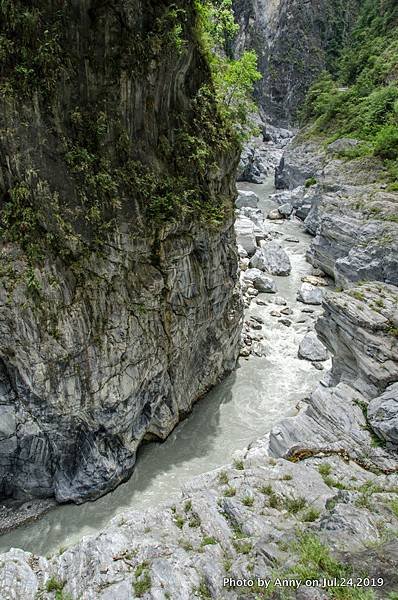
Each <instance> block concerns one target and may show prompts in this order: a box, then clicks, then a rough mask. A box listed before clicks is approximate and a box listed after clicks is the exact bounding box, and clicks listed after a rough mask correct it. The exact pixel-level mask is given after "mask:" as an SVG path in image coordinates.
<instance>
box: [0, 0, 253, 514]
mask: <svg viewBox="0 0 398 600" xmlns="http://www.w3.org/2000/svg"><path fill="white" fill-rule="evenodd" d="M16 4H17V5H16V7H15V8H16V12H15V14H13V15H11V14H9V15H8V14H5V16H4V15H3V16H4V20H3V22H2V27H3V30H4V33H5V36H8V38H9V39H10V40H12V39H14V38H17V39H18V44H19V42H20V46H21V48H22V50H21V53H20V54H16V55H12V54H10V56H8V57H6V58H5V60H4V61H3V62H2V67H1V69H2V72H1V75H2V93H3V95H2V107H1V111H0V114H1V117H0V118H1V137H0V204H1V213H2V218H1V234H2V239H1V248H0V252H1V264H0V268H1V276H2V277H1V285H0V496H1V497H2V498H3V499H5V498H17V499H23V498H31V497H51V496H53V495H55V497H56V499H57V500H58V501H60V502H64V501H71V500H72V501H75V502H81V501H84V500H87V499H90V498H95V497H97V496H99V495H101V494H103V493H105V492H106V491H108V490H109V489H111V488H113V487H114V486H116V485H117V484H118V483H120V482H121V481H122V480H123V479H125V478H126V477H127V476H128V475H129V474H130V472H131V470H132V468H133V465H134V462H135V455H136V450H137V447H138V446H139V444H140V443H141V441H142V440H144V439H146V440H150V439H160V440H162V439H164V438H165V437H166V436H167V435H168V434H169V433H170V431H171V430H172V429H173V428H174V427H175V425H176V424H177V423H178V421H179V420H180V419H181V418H182V417H183V416H184V415H186V414H187V413H188V412H189V411H190V409H191V408H192V405H193V403H194V402H195V401H196V400H198V398H200V396H202V395H203V394H204V393H205V392H206V391H207V390H208V389H209V388H210V387H211V386H213V385H214V384H215V383H216V382H217V381H218V380H219V379H220V378H221V377H222V376H223V375H224V374H225V373H226V372H228V371H229V370H231V369H232V368H233V367H234V365H235V361H236V358H237V354H238V345H239V337H240V329H241V301H240V296H239V293H238V291H237V255H236V245H235V234H234V230H233V202H234V196H235V191H234V190H235V187H234V171H235V168H236V165H237V161H238V153H237V147H236V144H235V142H234V141H233V140H231V139H230V138H229V137H228V135H229V134H228V133H227V132H226V131H224V130H223V124H222V123H221V122H218V116H217V113H216V109H215V106H214V103H213V100H212V99H211V97H210V96H209V95H208V94H207V92H206V90H207V89H208V88H207V86H208V84H209V81H210V74H209V70H208V66H207V63H206V61H205V59H204V57H203V54H202V51H201V49H200V47H199V45H198V42H197V37H196V35H195V33H194V31H195V23H196V15H195V9H194V6H193V4H194V3H193V2H189V3H187V2H180V1H177V2H176V3H174V5H173V7H174V9H173V10H170V7H166V6H163V4H162V3H159V2H153V1H150V0H149V1H148V2H145V3H144V4H143V3H142V2H137V1H136V0H117V1H116V2H113V3H112V6H110V5H108V4H106V3H97V2H91V1H89V2H84V3H81V2H77V1H76V0H71V2H69V3H64V4H63V8H62V9H60V10H59V11H54V9H53V3H52V2H50V1H48V2H43V3H40V9H41V12H40V15H39V16H37V15H38V14H39V13H37V14H36V12H35V10H36V9H35V8H33V9H32V10H33V12H34V13H35V14H36V16H37V19H36V20H35V34H34V35H25V34H26V27H27V26H28V25H27V24H26V22H25V21H24V22H23V23H22V22H20V20H18V19H19V17H18V15H19V13H21V14H22V13H23V11H22V6H20V5H19V4H18V3H16ZM10 6H11V5H10ZM4 10H5V11H6V13H7V10H6V8H5V9H4ZM10 10H11V9H10ZM18 11H19V12H18ZM15 15H17V17H15ZM21 18H22V17H21ZM177 25H178V28H179V29H178V30H180V28H181V35H182V37H183V39H184V40H185V41H184V43H183V44H182V47H181V46H180V45H179V44H178V40H176V38H175V36H174V35H173V33H172V32H173V31H175V29H174V28H175V27H176V26H177ZM24 28H25V29H24ZM18 48H19V47H18ZM49 49H50V50H49ZM18 52H19V50H18ZM46 52H47V54H46ZM82 56H84V60H81V57H82ZM16 60H19V61H20V62H21V64H22V65H25V63H24V62H23V61H25V62H26V61H31V62H29V64H28V65H25V67H26V68H25V67H24V68H25V71H23V70H21V69H22V67H21V69H19V70H16V69H15V61H16ZM28 67H29V68H28ZM22 72H23V73H24V75H21V74H20V73H22ZM29 78H30V79H29ZM201 119H204V121H201ZM206 123H207V124H208V123H212V124H211V126H212V127H213V125H214V124H216V126H217V128H218V130H219V134H220V139H221V138H222V144H218V141H217V139H215V138H214V136H212V134H211V133H209V132H208V131H207V125H206ZM223 136H224V137H223ZM192 139H195V140H197V143H201V144H202V146H201V147H202V148H204V149H205V150H206V152H207V158H208V164H211V165H213V167H212V168H211V169H210V172H209V170H208V169H207V166H206V174H204V173H203V171H201V170H200V166H198V165H196V163H195V158H194V156H193V152H192V151H191V150H192V149H190V144H191V140H192ZM191 155H192V158H191V159H189V158H188V159H187V156H191Z"/></svg>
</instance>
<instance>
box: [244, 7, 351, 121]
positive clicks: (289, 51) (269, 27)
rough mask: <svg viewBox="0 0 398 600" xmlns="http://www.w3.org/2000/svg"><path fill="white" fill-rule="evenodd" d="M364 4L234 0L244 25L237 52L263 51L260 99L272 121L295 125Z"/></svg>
mask: <svg viewBox="0 0 398 600" xmlns="http://www.w3.org/2000/svg"><path fill="white" fill-rule="evenodd" d="M358 5H359V1H358V0H350V1H349V2H345V1H342V0H316V1H312V2H302V0H272V1H269V0H234V3H233V6H234V12H235V15H236V18H237V21H238V23H239V24H240V31H239V34H238V36H237V40H236V42H235V47H234V50H235V51H236V52H238V53H239V52H240V51H242V50H243V49H247V48H254V49H255V50H256V51H257V54H258V57H259V69H260V71H261V73H262V74H263V80H262V81H260V82H259V84H258V85H257V96H258V100H259V103H260V106H261V107H262V108H263V109H264V111H265V113H266V115H267V116H269V117H271V119H272V121H274V122H277V123H279V124H285V125H286V124H289V123H291V122H292V121H293V122H294V119H295V116H296V112H297V109H298V108H299V107H300V105H301V103H302V101H303V100H304V97H305V94H306V92H307V90H308V88H309V86H310V84H311V83H312V82H313V81H314V79H315V78H316V77H317V75H318V74H319V73H320V72H321V71H322V70H323V69H325V67H326V66H329V65H332V64H333V61H334V60H335V58H336V56H337V55H338V54H339V52H340V50H341V48H342V46H343V45H344V43H345V41H346V40H347V37H348V35H349V32H350V30H351V28H352V25H353V23H354V21H355V17H356V14H357V10H358Z"/></svg>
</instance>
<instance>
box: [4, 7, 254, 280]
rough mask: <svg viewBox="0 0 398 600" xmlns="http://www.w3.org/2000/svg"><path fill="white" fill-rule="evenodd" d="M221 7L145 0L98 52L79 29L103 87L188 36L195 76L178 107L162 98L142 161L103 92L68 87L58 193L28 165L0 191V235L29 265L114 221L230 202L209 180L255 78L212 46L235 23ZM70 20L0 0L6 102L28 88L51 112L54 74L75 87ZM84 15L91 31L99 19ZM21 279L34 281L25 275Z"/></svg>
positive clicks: (245, 115)
mask: <svg viewBox="0 0 398 600" xmlns="http://www.w3.org/2000/svg"><path fill="white" fill-rule="evenodd" d="M231 5H232V3H231V0H214V1H210V0H196V2H195V3H194V5H190V6H189V7H184V8H179V6H178V5H176V4H170V5H169V6H164V5H163V4H162V3H160V4H159V3H158V4H156V3H155V4H153V6H151V8H150V14H148V15H146V17H147V19H146V21H145V26H142V25H140V24H139V23H138V22H137V27H136V30H134V35H132V33H131V31H130V30H129V31H128V32H127V31H126V30H125V28H124V26H121V25H120V22H119V20H118V19H117V17H116V16H113V17H112V18H115V20H116V21H115V23H114V26H115V27H121V29H120V35H119V37H118V39H117V41H116V42H115V44H114V45H113V46H112V48H109V52H108V53H106V57H105V58H101V59H99V58H98V56H97V55H95V48H91V47H90V48H89V47H87V48H86V47H85V44H86V42H87V40H85V39H84V36H82V40H81V43H82V47H84V53H85V54H87V63H88V64H87V68H88V69H92V70H93V71H98V72H102V71H103V72H105V71H106V72H109V73H110V74H111V75H110V79H109V80H108V81H107V82H106V85H107V87H108V88H109V89H110V90H112V89H114V90H118V89H119V88H120V80H121V77H122V75H123V74H125V73H126V72H129V73H132V74H133V75H134V76H135V77H138V78H139V77H141V76H145V75H146V74H147V72H148V69H149V64H150V63H151V61H152V62H153V61H155V63H156V64H158V65H160V66H162V65H163V68H165V69H166V68H169V64H168V63H169V62H170V61H174V62H175V61H176V60H182V58H179V57H180V56H182V55H183V54H184V52H188V46H192V42H194V43H195V41H196V42H197V43H196V54H195V60H194V61H191V60H189V61H188V58H186V60H187V62H190V63H194V64H195V73H198V74H199V75H198V79H197V81H196V85H197V87H195V83H194V84H193V86H192V89H189V90H187V98H186V101H185V103H184V104H185V106H184V108H183V109H182V108H181V106H180V100H176V101H175V102H174V103H172V105H171V106H170V110H169V118H170V123H169V129H171V130H172V135H169V132H168V131H167V130H165V129H162V127H160V128H159V143H158V146H157V148H156V151H155V154H156V156H154V157H153V158H151V160H149V161H148V160H145V159H141V157H142V156H143V155H144V156H146V155H147V154H148V149H147V148H146V147H145V148H144V149H142V148H138V146H137V140H136V138H135V137H134V136H132V132H131V131H130V130H129V129H128V126H126V121H125V115H124V114H122V113H120V112H119V108H118V103H117V102H116V103H114V102H109V98H107V95H106V94H104V93H103V91H101V92H100V93H99V94H98V99H96V100H95V101H92V100H90V101H88V100H87V99H83V98H80V97H79V96H78V94H77V96H76V102H77V104H76V106H74V107H73V108H71V110H70V111H69V112H66V113H63V114H62V119H61V120H60V122H59V123H58V115H55V117H54V118H55V119H56V120H57V126H56V127H54V131H56V135H58V136H59V137H58V138H55V139H54V140H51V143H55V144H56V145H57V156H58V157H59V161H60V163H61V161H63V162H64V163H65V173H62V177H63V178H64V181H65V185H64V187H63V189H62V197H59V195H58V193H57V192H58V189H57V188H58V186H57V184H56V182H55V177H54V181H52V185H50V184H49V182H48V181H47V180H43V179H41V178H40V177H39V175H38V174H36V173H34V172H33V171H32V172H29V173H28V172H26V176H25V177H24V179H23V180H22V179H21V180H19V181H16V182H14V183H13V184H12V185H10V187H9V189H7V190H4V193H3V194H2V198H1V200H2V211H1V216H0V235H1V237H2V238H3V239H4V240H5V241H10V242H14V243H17V244H19V245H20V246H21V248H22V250H23V251H24V253H25V254H26V256H27V258H28V261H29V263H30V265H32V266H37V265H38V264H40V263H42V262H43V261H44V259H45V258H46V257H47V256H48V255H49V254H54V255H55V256H60V257H61V258H63V259H66V260H67V261H68V263H73V262H76V261H79V260H80V258H81V256H82V255H83V254H84V253H88V252H90V251H91V250H95V251H96V252H98V251H101V249H102V248H103V247H104V244H105V243H106V241H107V238H108V237H109V234H110V233H111V232H112V231H114V230H115V229H117V228H118V226H119V224H120V222H121V221H123V222H124V223H125V222H129V221H131V223H132V224H134V228H135V230H137V229H138V228H139V227H142V226H143V225H144V223H143V221H145V220H148V221H150V222H151V224H153V226H154V227H155V228H156V229H159V228H161V227H163V226H164V225H165V224H166V223H169V222H170V221H177V220H178V221H181V220H183V219H184V218H185V217H186V216H189V217H191V218H194V219H196V220H197V221H198V222H202V223H205V224H206V225H208V226H210V227H214V228H218V227H219V226H220V225H221V224H222V223H223V222H224V221H225V218H226V216H227V215H229V214H230V213H231V211H232V209H233V207H232V206H231V199H230V197H229V193H228V192H227V191H226V192H225V194H223V193H222V191H221V192H220V189H219V188H218V189H216V188H217V186H214V185H213V183H214V181H215V179H217V177H218V175H219V174H220V159H221V158H222V157H224V159H226V162H227V163H228V162H233V160H234V158H235V156H236V155H237V153H238V149H239V144H240V142H241V141H242V139H244V137H245V135H247V134H248V133H249V131H250V130H251V125H250V123H249V120H250V119H249V113H250V111H251V109H252V103H251V100H250V97H251V91H252V88H253V84H254V82H255V81H256V79H258V77H259V74H258V72H257V70H256V57H255V55H254V54H253V53H245V54H244V55H243V56H242V57H241V59H240V60H236V61H235V60H232V59H230V58H227V57H226V56H225V54H224V53H223V52H221V53H220V54H217V52H216V50H218V49H220V48H222V47H223V46H224V45H225V44H226V43H227V42H228V40H229V39H230V38H231V36H233V35H234V34H235V32H236V28H237V25H236V24H235V23H234V19H233V13H232V7H231ZM101 10H102V9H101ZM74 18H75V15H74V14H73V9H72V7H71V5H70V3H69V2H65V3H63V5H62V9H60V10H55V9H53V8H50V7H48V8H46V7H44V6H43V7H40V8H35V7H26V3H23V2H22V0H16V1H15V2H14V1H12V0H4V1H2V2H1V3H0V21H1V27H0V75H1V82H2V83H1V86H0V96H1V97H3V98H6V99H7V100H9V101H10V110H13V109H12V108H11V107H15V106H17V105H19V104H20V102H21V101H22V102H24V103H31V102H32V98H33V96H34V94H36V95H35V102H37V103H38V106H39V109H40V110H41V112H42V113H43V114H48V115H53V114H55V113H54V110H55V109H54V107H55V106H57V105H58V104H59V96H60V94H61V93H62V91H61V90H63V89H64V88H65V81H67V82H68V85H69V86H70V89H71V90H72V91H73V90H76V91H77V90H78V89H79V86H80V87H82V85H83V84H81V82H79V81H78V77H79V72H80V70H81V69H80V57H79V56H77V55H75V54H74V53H73V52H71V47H70V46H71V44H70V39H69V38H68V31H69V26H68V23H69V22H70V20H73V19H74ZM94 21H95V22H93V24H92V26H93V28H98V31H97V29H96V31H95V33H96V34H97V37H98V38H101V36H102V29H101V28H102V27H103V19H102V18H98V19H96V20H94ZM112 26H113V25H112ZM112 26H111V27H112ZM195 37H196V40H195ZM189 51H190V52H192V48H190V49H189ZM176 55H177V58H176ZM97 59H98V60H99V61H105V62H104V64H97V62H96V61H97ZM105 63H106V64H105ZM170 70H171V68H170ZM188 76H189V75H188ZM188 76H187V77H188ZM100 86H101V81H100V80H99V81H98V87H100ZM75 95H76V94H75ZM83 96H84V94H83ZM151 102H153V99H152V98H149V97H148V102H147V105H146V106H145V111H146V112H145V119H146V120H147V121H149V122H150V120H151V119H153V120H155V116H154V115H153V114H152V112H153V105H152V104H151ZM35 110H36V109H35ZM159 125H160V124H159ZM50 129H51V123H50ZM32 133H33V132H32ZM34 134H35V135H37V132H34ZM141 141H142V140H140V143H141ZM147 141H148V140H143V143H144V146H145V143H146V142H147ZM142 150H144V151H142ZM209 174H211V176H209ZM209 181H211V182H213V183H212V184H211V185H210V184H209ZM55 190H57V191H55ZM155 246H156V243H155ZM155 260H157V257H156V256H154V261H155ZM31 273H32V272H31ZM29 286H30V288H31V289H32V290H33V291H38V290H37V282H36V281H35V279H33V278H32V277H31V278H30V279H29Z"/></svg>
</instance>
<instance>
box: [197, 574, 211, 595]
mask: <svg viewBox="0 0 398 600" xmlns="http://www.w3.org/2000/svg"><path fill="white" fill-rule="evenodd" d="M194 595H195V596H198V597H199V598H202V600H209V599H210V600H211V598H212V595H211V592H210V590H209V586H208V585H207V583H206V581H205V580H204V579H203V580H202V581H201V582H200V584H199V587H198V588H196V590H194Z"/></svg>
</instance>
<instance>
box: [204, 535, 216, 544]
mask: <svg viewBox="0 0 398 600" xmlns="http://www.w3.org/2000/svg"><path fill="white" fill-rule="evenodd" d="M215 544H218V540H216V538H214V537H211V536H205V537H204V538H203V540H202V542H201V544H200V545H201V546H214V545H215Z"/></svg>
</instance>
